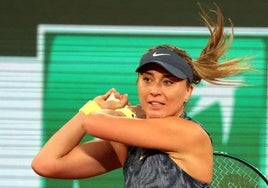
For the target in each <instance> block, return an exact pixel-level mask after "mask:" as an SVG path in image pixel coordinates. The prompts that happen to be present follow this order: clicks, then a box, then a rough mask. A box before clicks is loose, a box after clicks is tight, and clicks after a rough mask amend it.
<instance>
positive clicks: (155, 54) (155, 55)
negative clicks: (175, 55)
mask: <svg viewBox="0 0 268 188" xmlns="http://www.w3.org/2000/svg"><path fill="white" fill-rule="evenodd" d="M163 55H170V54H158V53H156V52H154V53H153V57H157V56H163Z"/></svg>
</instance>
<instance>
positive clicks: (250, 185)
mask: <svg viewBox="0 0 268 188" xmlns="http://www.w3.org/2000/svg"><path fill="white" fill-rule="evenodd" d="M211 187H212V188H255V187H256V188H267V187H268V180H267V178H266V177H265V175H263V174H262V173H261V172H260V171H259V170H258V169H257V168H256V167H254V166H253V165H251V164H250V163H248V162H246V161H245V160H242V159H240V158H238V157H235V156H233V155H230V154H227V153H225V152H214V169H213V178H212V184H211Z"/></svg>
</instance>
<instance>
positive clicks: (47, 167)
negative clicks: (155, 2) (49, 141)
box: [31, 157, 58, 178]
mask: <svg viewBox="0 0 268 188" xmlns="http://www.w3.org/2000/svg"><path fill="white" fill-rule="evenodd" d="M31 167H32V169H33V171H34V172H35V173H36V174H38V175H39V176H42V177H47V178H57V174H58V173H57V172H56V171H57V170H56V169H57V168H56V165H55V164H53V162H51V161H48V160H46V159H39V158H38V157H36V158H34V159H33V161H32V163H31Z"/></svg>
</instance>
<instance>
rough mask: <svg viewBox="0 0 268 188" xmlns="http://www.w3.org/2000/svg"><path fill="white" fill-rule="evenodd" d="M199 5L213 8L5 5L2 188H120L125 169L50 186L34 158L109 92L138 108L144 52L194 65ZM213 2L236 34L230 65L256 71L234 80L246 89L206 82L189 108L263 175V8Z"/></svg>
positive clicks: (0, 61) (1, 31)
mask: <svg viewBox="0 0 268 188" xmlns="http://www.w3.org/2000/svg"><path fill="white" fill-rule="evenodd" d="M197 2H201V3H202V4H203V5H204V6H205V7H210V8H213V1H210V0H206V1H205V0H202V1H193V0H182V1H178V0H169V1H159V0H154V1H153V0H147V1H141V0H136V1H127V0H125V1H122V0H120V1H119V0H114V1H108V0H98V1H96V0H94V1H91V0H88V1H81V0H80V1H62V0H58V1H51V0H49V1H38V0H27V1H20V0H13V1H8V0H1V1H0V24H1V27H0V187H3V188H11V187H12V188H13V187H14V188H17V187H20V188H38V187H44V188H52V187H70V188H78V187H81V188H82V187H122V182H123V177H122V174H121V170H118V171H115V172H112V173H109V174H107V175H104V176H100V177H96V178H93V179H86V180H82V181H78V180H74V181H73V180H68V181H67V180H64V181H62V180H52V179H46V178H40V177H39V176H37V175H36V174H34V172H33V171H32V170H31V168H30V163H31V159H32V158H33V156H34V155H35V154H36V153H37V151H38V150H39V148H40V147H41V145H42V144H43V143H44V142H45V141H46V140H47V139H48V138H49V137H50V136H51V135H52V134H53V132H55V131H56V130H57V129H58V128H59V127H60V126H61V125H62V124H63V123H64V122H65V121H67V120H68V119H69V118H70V117H71V116H72V115H73V114H74V113H75V112H76V111H77V109H78V108H79V107H80V106H82V105H83V104H84V103H85V102H86V101H87V100H88V99H91V98H93V97H94V96H96V95H99V94H102V93H103V92H105V91H106V90H107V89H109V88H110V87H116V88H118V89H119V91H121V92H127V93H129V97H130V102H131V103H133V104H137V103H138V99H137V97H136V89H135V79H136V74H135V73H134V69H135V67H136V65H137V63H138V61H139V58H140V56H141V55H142V54H143V52H144V51H145V50H146V49H147V48H148V47H150V46H153V45H157V44H161V43H171V44H175V45H178V46H180V47H182V48H184V49H186V50H187V51H188V52H189V53H190V54H191V55H192V57H193V58H195V57H197V56H198V54H199V53H200V50H201V49H202V47H203V46H204V45H205V43H206V41H207V37H208V33H207V30H206V28H204V27H203V23H202V22H201V20H200V17H199V15H198V6H197ZM214 2H216V3H217V4H218V5H219V6H220V8H221V10H222V12H223V14H224V16H225V17H226V18H231V19H232V21H233V23H234V26H235V28H236V29H235V33H237V35H236V37H235V39H234V42H233V46H232V48H231V51H230V52H229V53H228V57H236V56H248V55H249V56H253V57H254V59H253V61H252V63H253V65H254V67H255V68H257V69H259V72H258V73H248V74H245V75H241V77H239V79H241V80H244V81H246V82H247V83H249V84H252V86H250V87H235V88H233V87H223V88H219V87H215V86H211V85H209V84H207V83H202V84H201V85H200V87H197V88H196V90H195V91H194V94H193V97H192V99H191V101H190V103H189V105H188V106H187V108H188V110H189V112H190V115H192V116H193V117H194V118H195V119H196V120H198V121H200V122H202V123H203V124H204V126H205V128H207V129H208V130H209V131H210V133H211V135H212V138H213V140H214V147H215V150H220V151H227V152H229V153H231V154H234V155H237V156H239V157H241V158H243V159H245V160H247V161H248V162H250V163H251V164H253V165H254V166H256V167H257V168H258V169H259V170H261V171H262V172H263V173H264V174H266V175H267V174H268V161H267V158H268V154H267V144H268V143H267V134H268V131H267V130H268V123H267V122H268V115H267V62H268V55H267V52H268V49H267V48H268V47H267V46H268V22H267V17H268V8H267V7H268V1H267V0H256V1H249V0H243V1H242V0H236V1H231V0H225V1H214ZM226 23H227V25H228V22H226ZM107 81H109V82H107ZM90 139H93V138H92V137H90V136H88V137H86V138H85V140H90Z"/></svg>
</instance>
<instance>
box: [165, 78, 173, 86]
mask: <svg viewBox="0 0 268 188" xmlns="http://www.w3.org/2000/svg"><path fill="white" fill-rule="evenodd" d="M163 83H164V85H165V86H170V85H172V84H173V83H174V82H173V81H172V80H170V79H165V80H164V81H163Z"/></svg>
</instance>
